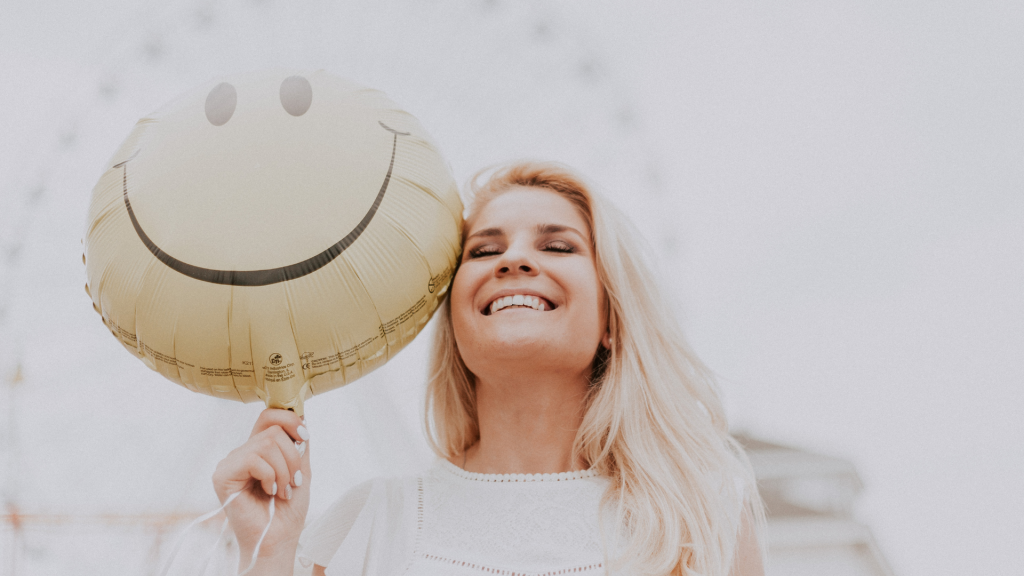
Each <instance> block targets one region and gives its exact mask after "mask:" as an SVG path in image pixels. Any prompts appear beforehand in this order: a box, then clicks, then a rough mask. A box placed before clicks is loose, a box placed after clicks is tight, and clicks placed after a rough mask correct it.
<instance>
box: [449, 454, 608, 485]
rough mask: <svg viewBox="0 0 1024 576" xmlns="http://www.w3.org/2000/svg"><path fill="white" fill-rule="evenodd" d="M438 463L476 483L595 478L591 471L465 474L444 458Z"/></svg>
mask: <svg viewBox="0 0 1024 576" xmlns="http://www.w3.org/2000/svg"><path fill="white" fill-rule="evenodd" d="M438 463H439V464H440V466H441V468H444V469H445V470H447V471H448V472H451V473H452V474H455V475H456V476H458V477H460V478H465V479H466V480H474V481H477V482H565V481H566V480H580V479H583V478H594V477H596V476H597V471H596V470H593V469H588V470H573V471H571V472H558V473H555V474H483V473H480V472H467V471H465V470H463V469H462V468H459V467H458V466H456V465H455V464H452V463H451V462H449V461H447V460H445V459H444V458H439V459H438Z"/></svg>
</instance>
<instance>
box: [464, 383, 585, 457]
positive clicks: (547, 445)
mask: <svg viewBox="0 0 1024 576" xmlns="http://www.w3.org/2000/svg"><path fill="white" fill-rule="evenodd" d="M586 394H587V378H586V376H584V375H579V376H578V377H566V376H565V375H551V374H541V375H537V374H536V373H534V374H530V375H524V374H516V375H509V376H505V377H500V378H479V377H478V378H477V382H476V405H477V418H478V421H479V423H480V441H479V442H477V443H476V444H475V445H473V446H472V447H471V448H470V449H469V450H467V451H466V454H465V455H459V456H456V457H454V458H452V459H451V461H452V463H453V464H456V465H458V466H462V467H464V468H466V469H467V470H469V471H471V472H482V473H485V474H545V473H557V472H568V471H570V470H579V469H581V468H584V467H585V464H584V463H583V462H582V461H573V458H572V445H573V440H575V438H576V431H577V430H579V427H580V424H581V423H582V421H583V409H584V404H583V403H584V400H585V398H586Z"/></svg>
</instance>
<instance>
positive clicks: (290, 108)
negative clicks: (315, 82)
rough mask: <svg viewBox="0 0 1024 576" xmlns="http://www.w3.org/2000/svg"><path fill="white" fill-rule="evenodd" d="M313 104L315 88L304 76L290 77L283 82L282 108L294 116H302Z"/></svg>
mask: <svg viewBox="0 0 1024 576" xmlns="http://www.w3.org/2000/svg"><path fill="white" fill-rule="evenodd" d="M312 103H313V87H312V86H310V85H309V80H306V79H305V78H303V77H302V76H289V77H287V78H285V79H284V82H281V106H284V109H285V111H287V112H288V113H289V114H291V115H292V116H302V115H303V114H305V113H306V111H307V110H309V105H310V104H312Z"/></svg>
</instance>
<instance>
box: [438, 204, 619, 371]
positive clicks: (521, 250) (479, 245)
mask: <svg viewBox="0 0 1024 576" xmlns="http://www.w3.org/2000/svg"><path fill="white" fill-rule="evenodd" d="M467 226H468V231H467V234H466V242H465V246H464V247H463V254H462V264H461V265H460V267H459V271H458V273H457V274H456V275H455V280H454V282H453V284H452V293H451V307H452V323H453V327H454V330H455V340H456V343H457V344H458V347H459V352H460V353H461V355H462V358H463V360H464V361H465V363H466V366H467V367H468V368H469V369H470V371H472V372H473V373H474V374H475V375H476V376H477V377H480V378H489V377H491V376H500V375H501V374H503V373H507V371H509V370H515V371H517V372H524V371H533V370H544V371H552V370H553V371H557V372H564V373H566V375H567V376H573V377H576V376H580V375H582V376H584V377H589V375H590V369H591V365H592V363H593V359H594V355H595V354H596V352H597V348H598V345H599V344H600V343H601V341H602V338H603V337H604V335H605V334H606V332H607V313H606V311H605V302H604V291H603V290H602V288H601V285H600V283H599V282H598V278H597V269H596V267H595V263H594V250H593V247H592V246H591V245H590V228H589V227H588V226H587V222H586V220H584V218H583V216H582V215H581V214H580V212H579V211H578V210H577V209H576V207H575V206H574V205H573V204H572V203H570V202H569V201H568V200H566V199H565V198H564V197H562V196H561V195H559V194H557V193H555V192H552V191H549V190H547V189H544V188H531V187H524V186H516V187H513V188H510V189H509V190H508V191H506V192H503V193H501V194H500V195H499V196H497V197H495V198H493V199H491V200H490V201H489V202H488V203H487V204H486V205H485V206H484V207H483V208H482V209H481V210H479V212H478V213H477V215H476V217H475V218H474V219H472V220H471V221H470V222H468V223H467Z"/></svg>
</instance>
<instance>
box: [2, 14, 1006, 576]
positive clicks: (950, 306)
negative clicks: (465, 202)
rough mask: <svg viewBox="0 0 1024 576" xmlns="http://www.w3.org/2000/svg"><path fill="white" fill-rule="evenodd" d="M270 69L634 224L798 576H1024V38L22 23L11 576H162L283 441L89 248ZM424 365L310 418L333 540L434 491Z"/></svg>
mask: <svg viewBox="0 0 1024 576" xmlns="http://www.w3.org/2000/svg"><path fill="white" fill-rule="evenodd" d="M274 66H281V67H289V68H298V69H310V68H327V69H329V70H331V71H333V72H335V73H338V74H341V75H344V76H348V77H351V78H353V79H354V80H356V81H359V82H361V83H364V84H366V85H369V86H373V87H376V88H380V89H382V90H384V91H385V92H387V93H388V94H389V95H390V96H391V97H392V98H393V99H394V100H395V101H396V102H398V103H399V104H401V105H402V106H403V107H404V108H406V109H408V110H409V111H410V112H412V113H413V114H415V115H416V116H418V117H419V119H420V120H421V121H422V123H423V124H424V126H425V127H426V128H427V129H428V130H429V131H430V132H431V133H432V134H433V135H434V137H435V139H436V140H438V142H439V143H440V145H441V146H442V148H443V149H444V150H445V152H446V154H447V157H448V158H449V160H450V161H451V163H452V169H453V171H454V173H455V175H456V178H457V180H458V181H460V182H464V181H465V180H466V179H467V178H468V177H469V176H470V175H471V174H472V173H474V172H475V171H476V170H477V169H479V168H481V167H483V166H487V165H490V164H493V163H496V162H502V161H507V160H510V159H515V158H521V157H532V158H542V159H555V160H560V161H563V162H566V163H568V164H570V165H572V166H574V167H576V168H578V169H579V170H581V171H582V172H583V173H584V174H587V175H588V176H589V177H590V178H591V179H592V180H593V181H594V182H595V183H596V184H597V185H598V186H599V187H600V188H601V189H603V190H604V191H605V193H606V194H607V195H608V196H609V197H610V198H611V199H612V201H613V202H614V203H615V204H617V205H618V206H620V207H621V208H622V209H623V210H624V211H626V212H627V213H628V214H629V215H630V216H631V217H632V218H633V220H634V221H635V222H636V223H637V224H638V226H639V227H640V228H641V229H642V230H643V232H644V234H645V235H646V236H647V239H648V240H649V242H650V244H651V247H652V249H653V251H654V253H655V257H656V259H657V261H658V263H659V267H660V269H661V273H662V276H663V283H664V286H665V288H666V290H668V291H669V292H670V294H671V296H672V297H673V299H674V300H675V301H676V302H677V306H678V309H677V310H675V311H666V313H675V314H678V315H679V317H680V319H681V321H682V322H683V324H684V326H685V328H686V331H687V334H688V336H689V338H690V340H691V343H692V344H693V347H694V348H695V349H696V351H697V354H698V356H700V357H701V358H702V359H704V360H705V362H706V363H707V364H708V365H709V366H710V367H711V368H712V369H713V370H714V371H715V372H716V373H717V374H718V375H719V378H720V381H721V384H722V389H723V394H724V397H725V400H726V404H727V408H728V410H729V415H730V419H731V421H732V423H733V425H734V427H735V429H736V430H738V431H741V432H742V433H743V434H744V435H745V436H744V437H745V438H746V439H747V442H748V446H750V448H751V452H752V454H751V455H752V458H753V459H754V462H755V466H756V467H757V470H758V473H759V476H760V477H761V478H762V480H763V488H764V490H765V495H766V498H767V499H768V502H769V506H770V508H771V512H772V527H771V534H770V542H769V544H770V546H771V548H770V560H771V562H772V565H771V566H770V572H771V573H773V574H797V573H801V572H799V570H801V569H803V570H805V572H803V573H808V572H806V570H811V571H812V572H810V573H825V571H823V570H822V569H821V566H822V565H821V564H816V563H819V562H826V561H835V560H837V559H838V563H837V564H834V565H833V567H832V568H829V570H828V571H827V573H829V574H842V573H843V572H841V571H840V568H837V567H835V566H842V567H845V568H846V569H848V572H847V573H850V574H888V573H889V572H888V571H887V570H888V568H887V565H891V569H892V573H894V574H898V575H900V576H915V575H925V574H928V575H934V574H964V573H968V574H986V575H991V576H1001V575H1007V576H1008V575H1011V574H1019V571H1020V567H1021V566H1024V549H1022V547H1021V546H1020V543H1021V542H1022V541H1024V491H1022V490H1021V489H1020V486H1021V484H1022V482H1021V481H1022V480H1024V440H1022V439H1024V419H1021V418H1019V416H1018V413H1019V412H1020V409H1021V407H1022V406H1024V386H1022V384H1024V353H1022V350H1024V298H1021V287H1022V286H1024V225H1022V224H1024V160H1022V159H1024V107H1022V106H1021V102H1024V5H1022V4H1021V3H1019V2H1016V3H1015V2H995V1H990V0H982V1H979V2H970V3H968V2H965V1H962V0H961V1H954V2H946V3H938V4H937V3H930V2H922V1H908V2H901V3H897V4H893V3H891V2H881V1H875V0H868V1H864V2H855V3H807V2H796V1H792V0H784V1H780V2H774V3H770V4H749V3H746V4H736V3H721V2H703V3H670V2H644V1H640V2H630V3H621V2H610V1H603V0H602V1H596V2H586V3H584V2H559V3H555V2H542V1H539V0H534V1H522V2H513V1H509V0H473V1H469V0H467V1H466V2H460V3H440V2H435V1H419V2H414V1H412V0H399V1H396V2H390V3H386V4H385V3H380V2H371V1H369V0H353V1H350V2H334V3H332V2H327V1H326V0H306V1H303V2H301V3H299V2H283V1H280V0H227V1H224V2H213V1H211V0H168V1H166V2H163V3H148V2H142V3H140V2H128V1H126V0H95V1H93V2H88V3H80V2H70V1H69V0H42V1H36V2H29V1H27V0H10V1H7V2H4V4H3V6H2V7H0V70H2V73H3V76H2V78H3V82H0V126H2V127H3V129H2V131H0V384H2V386H0V418H2V422H0V474H2V475H0V482H2V484H0V498H2V505H3V508H4V509H3V510H2V511H0V514H2V516H0V519H2V521H0V575H7V574H10V575H12V576H14V575H17V576H25V575H49V574H66V573H74V574H104V575H107V574H132V575H135V574H155V573H156V571H157V569H158V567H159V565H160V562H161V560H162V558H163V557H164V555H166V553H167V552H168V547H169V546H168V542H169V541H170V540H172V539H173V537H174V536H175V535H176V533H177V531H179V530H180V529H181V528H182V527H183V526H184V525H185V524H186V523H187V520H189V519H191V518H194V517H196V516H198V515H199V514H201V513H202V512H205V511H207V510H210V509H213V508H215V507H216V498H215V497H214V495H213V491H212V489H211V487H210V483H209V477H210V475H211V474H212V471H213V468H214V466H215V464H216V462H217V461H218V460H219V459H220V458H222V457H223V456H224V455H225V454H227V452H229V451H230V450H231V449H232V448H233V447H234V446H236V445H238V444H240V443H241V442H242V441H244V439H245V438H246V437H247V436H248V430H249V428H250V427H251V425H252V423H253V421H254V420H255V418H256V415H257V414H258V412H259V410H260V409H261V407H260V406H255V405H237V404H232V403H228V402H226V401H220V400H215V399H213V398H207V397H200V396H198V395H195V394H192V393H190V392H188V391H187V390H185V389H183V388H179V387H176V386H174V385H172V384H170V383H168V382H165V381H162V380H161V379H160V377H158V376H157V375H156V374H155V373H152V372H150V371H149V370H148V369H146V368H145V367H144V366H143V365H142V364H141V363H140V362H138V361H137V360H134V359H132V358H131V357H130V356H129V355H128V354H126V353H125V352H124V351H123V350H122V349H121V347H120V345H118V344H117V343H116V342H115V341H114V339H113V338H111V337H110V336H109V334H108V333H107V332H106V330H105V328H103V327H102V325H101V323H100V322H99V320H98V319H97V317H96V315H95V313H94V312H93V311H92V310H91V307H90V306H89V301H88V299H87V297H86V295H85V293H84V291H83V290H82V285H83V283H84V274H83V270H82V268H81V245H80V243H79V239H80V238H81V236H82V230H83V227H84V218H85V210H86V206H87V205H88V199H89V194H90V191H91V188H92V185H93V184H94V183H95V181H96V180H97V179H98V177H99V175H100V174H101V173H102V171H103V169H104V165H105V164H104V163H105V162H106V161H107V159H108V158H109V156H110V155H111V154H112V153H113V151H114V150H115V148H116V147H117V145H118V144H119V143H120V142H121V140H122V139H123V138H124V137H125V136H126V135H127V134H128V132H129V131H130V129H131V127H132V126H133V124H134V122H135V121H136V120H137V119H138V118H140V117H142V116H144V115H145V114H146V113H148V112H150V111H152V110H154V109H156V108H157V107H158V106H160V105H161V104H163V103H164V102H166V101H167V100H169V99H170V98H171V97H173V96H174V95H176V94H178V93H181V92H183V91H185V90H187V89H188V88H190V87H192V86H194V85H196V84H199V83H201V82H205V81H208V80H210V79H212V78H215V77H217V76H218V75H222V74H229V73H232V72H237V71H239V70H247V69H254V68H266V67H274ZM426 341H427V338H421V339H419V340H418V341H417V342H416V343H414V344H413V345H412V346H410V347H409V348H408V349H406V350H405V351H403V352H402V353H401V354H399V355H398V357H397V358H396V359H395V360H393V361H392V362H391V363H389V364H388V365H387V366H385V367H384V368H382V369H380V370H379V371H377V372H375V373H374V374H372V375H370V376H369V377H367V378H365V379H364V380H362V381H360V382H358V383H356V384H354V385H352V386H349V387H346V388H345V389H343V390H339V391H336V392H333V393H331V394H327V395H324V396H323V397H318V398H316V399H313V400H311V401H310V402H309V403H308V404H307V414H308V417H309V422H310V430H311V433H312V435H313V440H312V442H311V448H310V449H311V450H312V453H313V458H314V463H313V466H314V468H313V470H314V479H313V480H312V485H313V502H312V512H311V514H314V515H315V514H316V513H317V511H319V510H323V509H324V508H325V507H326V506H327V505H328V504H329V503H330V502H331V501H333V500H334V499H335V498H336V497H337V496H338V495H340V494H341V493H342V492H343V491H344V490H345V489H347V488H348V487H350V486H352V485H354V484H356V483H357V482H359V481H361V480H363V479H365V478H368V477H371V476H375V475H380V474H402V473H409V472H413V471H415V470H418V469H420V468H422V467H423V466H425V465H426V464H427V463H428V462H429V460H430V458H431V456H430V454H429V451H428V449H427V447H426V444H425V442H424V440H423V435H422V432H421V427H422V424H421V406H422V396H423V390H422V384H423V376H424V373H425V368H424V367H425V352H424V350H425V343H426ZM755 439H756V440H755ZM782 446H785V447H787V448H782ZM788 447H793V448H788ZM817 455H830V457H825V456H817ZM217 527H218V526H217V525H215V523H210V524H209V525H208V526H204V527H203V529H202V530H199V531H197V532H195V533H194V534H193V535H192V536H190V538H189V540H188V541H187V543H186V548H185V550H184V551H183V553H182V554H181V555H179V563H178V564H176V566H175V569H174V571H172V574H186V573H193V572H190V570H192V569H194V568H195V567H196V565H195V562H198V560H199V559H200V558H202V556H203V554H205V552H206V549H207V548H208V547H209V546H210V545H212V543H213V540H214V538H215V536H216V529H217ZM224 547H225V548H224V550H223V551H222V552H223V554H220V555H218V556H217V558H218V560H216V561H215V562H220V564H217V565H215V566H211V570H210V573H215V572H216V573H226V572H225V570H227V569H228V566H227V560H224V559H225V558H227V557H229V556H230V553H231V550H230V542H229V543H227V544H224ZM190 563H191V564H190ZM801 567H802V568H801ZM858 569H861V571H860V572H857V571H856V570H858ZM217 570H220V571H217ZM814 570H817V571H816V572H814ZM872 571H873V572H872Z"/></svg>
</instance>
